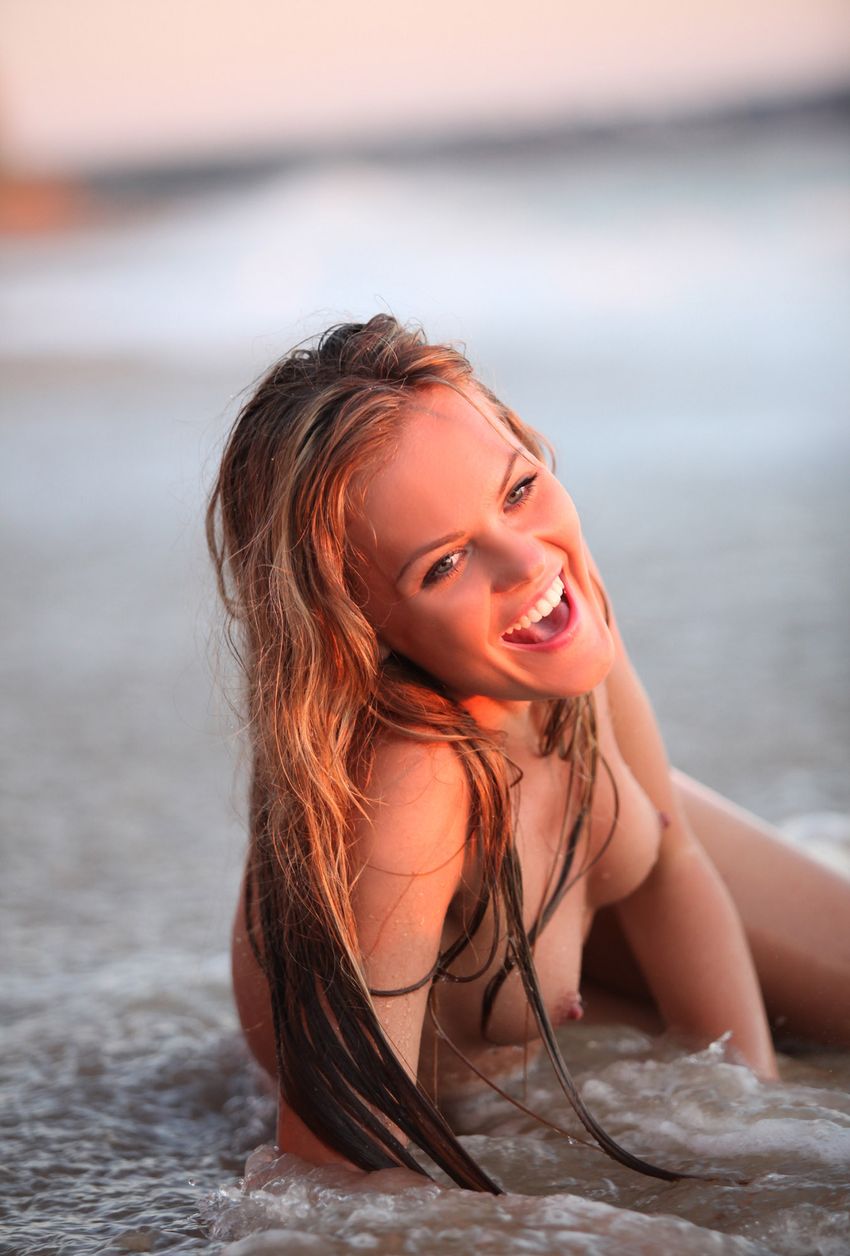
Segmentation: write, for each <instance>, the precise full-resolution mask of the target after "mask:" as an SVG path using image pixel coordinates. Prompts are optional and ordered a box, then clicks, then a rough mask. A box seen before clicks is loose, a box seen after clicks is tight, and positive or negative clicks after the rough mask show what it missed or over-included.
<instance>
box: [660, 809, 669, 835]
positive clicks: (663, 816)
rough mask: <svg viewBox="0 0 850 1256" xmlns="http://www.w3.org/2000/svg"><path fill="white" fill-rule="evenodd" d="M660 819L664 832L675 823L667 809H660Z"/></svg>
mask: <svg viewBox="0 0 850 1256" xmlns="http://www.w3.org/2000/svg"><path fill="white" fill-rule="evenodd" d="M658 821H659V823H660V825H661V831H662V833H663V832H664V830H665V829H669V827H670V825H671V824H672V823H673V821H672V820H671V819H670V817H669V815H668V814H667V812H666V811H659V813H658Z"/></svg>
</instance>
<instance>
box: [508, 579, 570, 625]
mask: <svg viewBox="0 0 850 1256" xmlns="http://www.w3.org/2000/svg"><path fill="white" fill-rule="evenodd" d="M563 592H564V582H563V580H562V579H561V577H560V576H556V577H555V579H554V580H553V581H552V583H551V584H550V586H549V588H548V589H547V590H546V592H545V593H544V594H543V596H542V597H540V598H538V599H537V601H536V602H535V603H534V605H533V606H532V608H531V610H530V611H529V612H528V614H527V615H523V616H522V617H521V618H520V619H518V620H517V622H516V623H515V624H512V625H511V627H510V628H509V629H508V633H511V632H516V631H517V630H518V629H520V628H528V627H529V626H530V625H531V624H536V623H537V621H538V620H540V619H543V617H544V615H549V614H550V613H551V612H552V611H553V610H554V609H555V607H556V606H557V605H558V603H559V602H560V600H561V594H562V593H563Z"/></svg>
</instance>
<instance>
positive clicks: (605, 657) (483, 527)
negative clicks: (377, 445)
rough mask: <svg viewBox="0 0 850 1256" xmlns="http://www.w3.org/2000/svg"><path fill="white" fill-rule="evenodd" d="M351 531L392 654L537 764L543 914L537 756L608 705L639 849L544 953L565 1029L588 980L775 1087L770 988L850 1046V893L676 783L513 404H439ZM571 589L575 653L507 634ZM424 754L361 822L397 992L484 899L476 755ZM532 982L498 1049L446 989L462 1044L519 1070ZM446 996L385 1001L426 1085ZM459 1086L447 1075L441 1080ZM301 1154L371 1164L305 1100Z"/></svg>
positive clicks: (568, 638) (557, 494)
mask: <svg viewBox="0 0 850 1256" xmlns="http://www.w3.org/2000/svg"><path fill="white" fill-rule="evenodd" d="M347 526H348V539H349V540H350V541H351V543H352V546H353V548H354V549H355V550H356V551H358V552H359V559H358V561H357V564H356V565H357V571H358V575H359V578H360V580H359V583H360V590H361V596H360V603H361V608H362V610H363V612H364V614H365V615H366V616H367V618H368V620H369V622H370V623H371V624H372V626H373V627H374V629H375V632H376V634H377V637H378V641H379V644H380V646H381V649H382V651H385V652H389V651H392V652H394V653H396V654H398V655H401V656H403V657H405V658H407V659H409V660H410V661H412V662H414V663H415V664H417V665H418V666H419V667H421V668H422V669H424V670H425V671H426V672H427V673H429V674H430V675H431V676H432V677H434V678H435V679H437V680H439V681H441V682H442V683H443V684H445V685H446V686H447V687H448V689H449V691H450V692H451V693H452V694H453V695H454V696H455V697H456V698H457V699H458V700H459V701H461V702H462V703H463V704H464V705H465V706H466V707H467V708H468V710H469V711H470V712H471V713H472V714H473V715H474V716H475V718H476V720H477V721H478V722H479V723H480V724H481V725H483V726H485V727H487V728H490V729H500V730H502V731H503V732H504V734H505V739H506V746H505V749H506V752H507V754H508V757H509V758H510V759H511V761H512V762H514V763H519V764H520V765H521V767H522V771H523V780H522V789H521V791H520V792H519V794H518V796H517V804H518V805H517V812H516V817H515V820H516V824H515V844H516V850H517V853H518V854H519V856H520V860H521V864H522V877H523V888H524V894H525V897H526V899H527V903H528V904H529V911H530V912H531V913H532V915H533V912H534V910H535V905H536V904H538V903H541V902H542V901H543V896H544V894H545V893H546V886H547V885H548V884H549V878H550V876H551V871H552V867H553V863H552V861H553V858H555V857H556V855H557V852H558V849H559V848H558V847H557V843H556V842H555V840H554V838H553V835H557V833H558V832H559V823H560V818H561V814H562V811H563V805H564V804H563V799H564V797H565V795H566V774H567V770H568V766H567V765H566V764H565V763H564V762H563V761H562V760H560V759H559V758H558V757H557V756H543V757H541V756H540V755H539V754H538V753H537V747H538V745H539V739H538V736H537V733H538V731H539V730H538V727H537V723H536V719H535V717H536V715H537V714H538V713H539V712H540V711H541V710H542V703H541V702H540V699H547V698H555V697H574V696H577V695H579V694H585V693H589V692H591V691H592V692H593V693H594V697H595V708H596V714H597V720H598V723H597V730H598V744H599V747H600V752H601V754H602V755H603V756H604V760H605V763H606V765H607V768H608V771H606V772H600V773H599V776H598V780H597V786H596V789H595V793H594V802H593V807H592V809H591V813H590V816H589V823H588V830H587V839H586V840H587V843H588V849H590V848H594V849H597V848H598V846H599V839H600V838H604V836H605V834H607V833H608V831H609V828H610V825H611V822H612V819H613V816H614V787H615V786H616V796H617V804H618V811H617V815H618V820H617V827H616V834H615V840H613V841H612V842H611V843H610V846H608V847H607V848H606V851H605V854H604V857H603V858H600V859H599V860H598V862H597V863H596V864H595V865H594V866H593V868H592V870H591V872H590V874H589V875H588V876H587V877H585V878H583V879H582V880H581V881H579V882H578V883H577V884H576V885H575V886H574V887H573V888H572V889H571V891H570V893H569V894H568V896H567V897H566V898H565V899H564V900H563V902H562V904H561V906H560V907H559V909H558V911H557V913H556V914H555V915H554V916H553V918H552V920H551V922H550V923H549V924H548V925H547V928H546V930H545V931H544V932H543V934H542V935H541V938H540V940H539V943H538V946H537V948H536V951H535V967H536V970H537V974H538V980H539V985H540V989H541V992H542V995H543V997H544V999H545V1000H546V1002H547V1007H548V1010H549V1012H550V1015H551V1016H553V1017H554V1018H555V1019H556V1020H559V1019H563V1017H562V1016H561V1014H560V1012H559V1009H563V1007H565V1006H572V1004H571V1002H570V1001H571V1000H573V1001H574V1000H575V998H576V997H577V994H576V992H577V991H578V983H579V979H581V984H582V990H583V991H585V992H586V991H587V987H588V986H590V989H591V991H592V994H591V997H590V999H589V1003H590V1004H591V1007H590V1015H591V1018H595V1019H598V1020H600V1021H604V1020H605V1019H607V1018H612V1019H619V1020H622V1021H628V1022H630V1023H633V1024H637V1025H640V1026H641V1027H643V1028H648V1029H650V1030H652V1027H653V1024H654V1027H655V1028H658V1029H661V1028H663V1027H664V1026H668V1027H672V1028H673V1029H674V1030H675V1031H676V1032H678V1033H680V1034H681V1035H682V1037H683V1038H684V1039H685V1040H686V1041H690V1042H693V1043H696V1044H701V1043H702V1044H704V1043H706V1042H709V1041H712V1040H714V1039H716V1038H718V1037H719V1036H720V1035H721V1034H726V1033H728V1032H731V1035H732V1037H731V1048H732V1050H733V1051H736V1052H738V1053H739V1058H740V1059H742V1060H744V1061H746V1062H747V1063H748V1064H749V1065H750V1067H752V1068H753V1069H754V1070H755V1071H756V1072H757V1073H758V1074H759V1075H760V1076H761V1077H763V1078H765V1079H768V1080H770V1079H775V1078H776V1076H777V1066H776V1060H775V1056H774V1053H773V1047H772V1044H771V1040H770V1034H769V1030H768V1022H767V1019H766V1016H765V1009H764V1004H763V1001H762V992H764V996H765V998H766V1000H767V1002H768V1007H769V1011H770V1013H771V1015H773V1016H775V1017H777V1018H781V1019H782V1021H783V1022H784V1023H785V1024H786V1025H787V1026H788V1027H789V1028H790V1029H792V1030H793V1031H794V1032H797V1033H800V1034H802V1035H804V1036H808V1035H811V1036H813V1037H817V1038H820V1039H822V1040H823V1041H831V1042H835V1043H848V1042H850V1020H848V1016H847V1013H846V1007H847V1001H846V991H847V988H848V981H850V949H849V948H850V938H848V935H847V930H846V920H847V904H848V902H850V898H848V894H850V885H848V883H847V882H846V881H844V880H841V879H839V878H837V877H835V876H833V875H832V874H830V873H828V872H826V871H825V870H824V869H822V868H819V867H817V866H816V865H813V864H812V863H811V862H810V861H808V860H807V859H806V858H805V857H804V856H802V855H800V854H799V853H798V852H796V851H792V850H790V849H789V848H788V847H787V846H783V844H782V843H781V841H779V840H777V835H776V834H775V833H774V832H773V831H771V830H770V829H769V827H768V826H764V825H761V824H760V822H759V821H758V820H756V818H755V817H753V816H750V815H748V814H747V813H745V812H741V811H740V810H738V809H736V808H734V807H733V806H732V805H731V804H729V803H728V802H727V801H726V800H725V799H722V798H721V797H720V796H719V795H716V794H713V793H712V792H711V791H709V790H706V789H705V788H704V787H702V786H700V785H698V784H697V783H696V782H694V781H691V780H689V778H687V777H685V776H683V775H682V774H680V773H677V772H675V771H673V772H671V770H670V766H669V763H668V761H667V758H666V753H665V750H664V746H663V742H662V740H661V737H660V733H659V731H658V728H657V724H656V721H655V718H654V715H653V713H652V709H651V706H650V704H649V701H648V699H647V697H646V694H645V692H644V691H643V688H642V686H641V685H640V682H639V680H638V678H637V676H636V674H635V672H634V669H633V667H632V665H631V663H630V661H629V659H628V656H627V654H626V651H625V647H624V645H623V642H622V639H621V638H620V635H619V632H618V629H617V625H616V618H615V616H614V615H613V613H612V614H611V615H610V617H609V619H610V624H609V622H607V621H606V615H605V613H604V610H603V601H602V597H601V594H600V591H599V589H600V583H599V576H598V573H597V572H596V570H595V568H594V566H593V563H592V559H591V558H590V555H589V552H588V550H587V548H586V546H585V543H584V540H583V538H582V533H581V528H580V524H579V519H578V515H577V513H576V511H575V507H574V506H573V503H572V501H571V499H570V497H569V495H568V494H567V492H566V490H565V489H564V488H563V487H562V485H561V484H560V483H559V482H558V480H557V479H556V478H555V477H554V475H553V474H552V473H551V472H550V471H549V470H548V469H547V468H546V466H545V465H543V464H542V463H541V462H540V461H539V460H538V459H537V458H535V457H534V455H533V454H531V453H530V452H529V451H528V450H526V449H525V448H524V447H523V446H522V445H521V443H520V442H519V440H518V438H517V437H516V436H515V434H514V433H513V432H512V431H511V430H510V428H509V427H508V426H507V425H506V424H505V423H504V422H503V421H502V420H501V419H500V418H499V415H498V413H497V411H496V409H495V408H494V406H493V405H492V403H491V402H489V401H488V399H487V398H486V397H485V396H484V395H483V394H482V393H481V392H480V391H478V390H477V389H475V388H474V387H473V386H466V387H465V388H463V389H461V390H456V389H454V388H452V387H450V386H448V385H443V384H440V385H434V386H433V387H431V388H429V389H426V390H417V392H416V393H415V394H414V395H413V396H412V397H411V398H410V401H409V402H408V404H407V405H406V407H405V409H404V411H403V413H402V415H401V416H400V420H399V424H398V438H397V441H396V444H395V446H394V448H393V451H392V454H391V456H389V457H388V458H387V459H386V460H385V461H384V462H383V463H382V464H381V465H380V466H379V467H377V468H374V467H373V468H370V469H369V471H368V472H364V473H362V475H361V476H360V478H359V479H358V478H355V480H354V482H353V484H352V493H351V508H350V511H349V517H348V520H347ZM556 576H561V577H562V578H563V580H564V584H565V588H566V598H567V600H568V602H569V605H570V613H569V616H567V615H566V613H564V615H563V623H564V628H563V630H562V631H559V632H558V633H557V635H555V636H554V637H552V639H551V648H548V647H546V648H541V647H538V646H535V647H531V648H526V647H522V646H517V645H513V644H511V643H510V642H509V641H505V640H504V639H503V634H504V633H505V632H506V631H507V630H508V629H509V628H511V627H512V625H514V624H515V623H516V622H517V620H518V619H519V617H520V616H521V615H523V613H524V612H526V611H527V610H528V609H529V608H530V607H531V606H533V605H534V604H535V602H536V601H537V599H538V598H539V597H540V595H541V594H542V593H544V591H545V590H547V589H548V588H549V587H550V586H551V585H552V582H553V579H554V578H555V577H556ZM444 749H445V748H444ZM420 750H421V747H420V746H419V745H418V744H417V743H416V742H415V741H405V740H404V739H397V741H396V742H395V743H393V742H392V739H386V740H385V741H384V742H383V743H382V744H381V746H379V747H378V753H376V756H375V768H374V777H373V779H371V780H370V791H371V794H373V795H374V797H373V803H374V805H373V806H372V808H371V810H370V811H369V813H368V815H367V816H366V817H364V818H362V820H357V821H356V823H355V825H354V836H353V839H352V851H353V852H355V853H356V858H357V859H358V861H360V863H361V867H360V872H359V873H358V877H357V880H356V892H355V893H353V895H352V907H353V910H354V912H355V916H356V919H357V925H358V933H359V940H360V944H361V946H362V952H363V956H364V960H365V962H366V964H367V977H368V979H369V981H370V984H371V985H373V986H374V987H375V988H377V989H393V988H398V987H406V986H408V985H411V986H413V984H414V983H415V982H416V981H417V980H418V979H419V978H420V977H421V975H422V973H423V972H427V971H428V969H429V966H430V964H431V963H432V962H433V959H434V957H435V956H436V954H437V952H438V949H439V948H443V949H444V948H445V947H446V946H447V945H448V943H449V942H450V941H451V940H452V939H453V937H454V936H455V934H456V931H457V920H458V919H460V918H461V917H463V913H464V911H465V910H466V908H465V907H464V902H465V901H466V899H468V900H469V901H470V902H471V901H472V900H474V899H475V898H476V894H477V882H476V881H475V866H474V860H467V858H466V853H467V852H466V851H465V833H466V817H465V814H464V810H463V805H464V804H463V799H464V796H465V795H464V794H463V791H462V790H460V791H459V792H455V790H456V787H455V784H453V782H454V781H455V772H456V768H457V765H456V761H455V759H454V757H453V756H452V754H451V753H450V752H449V753H448V754H447V756H442V757H441V756H440V755H439V754H438V755H437V757H436V759H435V762H436V763H437V765H438V766H437V767H436V768H432V767H431V766H430V764H431V760H430V759H429V755H428V753H419V751H420ZM432 750H433V747H432ZM447 759H448V761H449V763H448V766H447V762H446V761H447ZM661 816H663V817H664V824H663V826H660V825H659V817H661ZM473 853H474V852H473ZM464 896H466V899H465V897H464ZM244 909H245V904H244V901H240V906H239V910H238V912H237V917H236V922H235V929H234V951H233V962H234V967H233V972H234V987H235V991H236V998H237V1005H238V1007H239V1011H240V1017H241V1020H242V1024H243V1027H244V1028H245V1033H246V1036H247V1038H248V1041H249V1043H250V1045H251V1048H252V1050H253V1051H254V1053H255V1055H256V1057H257V1059H258V1060H259V1061H260V1062H261V1063H262V1064H263V1065H264V1067H265V1068H267V1069H268V1071H269V1073H270V1074H272V1075H273V1074H274V1072H275V1059H274V1039H273V1030H272V1020H271V1010H270V1006H269V1002H268V993H267V988H266V985H265V979H264V977H263V975H262V973H261V971H260V969H259V968H258V966H257V963H256V959H255V957H254V955H253V952H252V951H251V949H250V947H249V946H248V944H247V941H246V937H245V915H244ZM485 932H486V930H485ZM481 947H482V948H483V949H484V950H486V947H487V938H486V937H482V940H481ZM482 980H483V981H486V976H485V978H483V979H482ZM594 983H595V984H594ZM514 984H515V985H517V989H516V990H514V991H513V992H512V990H511V986H510V980H509V981H508V982H507V983H506V984H505V987H504V990H503V992H502V994H500V996H499V1000H498V1001H497V1004H496V1008H495V1012H494V1016H493V1018H492V1021H491V1022H490V1025H491V1029H488V1033H490V1032H491V1030H492V1035H491V1038H489V1039H488V1040H485V1039H484V1038H483V1037H482V1036H481V1031H480V1027H479V1009H480V999H481V997H482V991H481V989H480V988H478V987H470V986H467V985H463V986H461V985H453V984H452V983H447V985H446V988H445V990H444V991H443V992H442V994H441V1015H442V1016H443V1017H444V1021H445V1023H446V1024H447V1027H448V1029H449V1031H450V1033H451V1034H452V1036H453V1037H454V1039H455V1040H456V1041H463V1043H464V1048H465V1050H467V1052H468V1053H469V1054H470V1055H471V1056H472V1057H475V1058H480V1059H482V1060H486V1067H487V1068H491V1067H495V1062H494V1060H493V1058H492V1056H491V1055H489V1054H487V1053H488V1052H490V1051H491V1050H492V1044H493V1043H496V1044H500V1045H498V1047H497V1049H498V1050H501V1049H502V1045H503V1044H507V1050H508V1051H510V1050H512V1049H514V1048H513V1047H512V1046H511V1045H510V1044H519V1043H523V1042H524V1041H525V1038H526V1037H527V1035H528V1023H529V1018H528V1015H527V1003H526V1001H525V998H524V996H523V994H522V991H521V990H520V989H519V988H518V983H517V982H515V983H514ZM612 997H613V999H614V1002H613V1003H609V1004H606V1000H608V999H610V998H612ZM426 998H427V990H426V988H425V987H416V988H415V989H413V991H412V992H411V993H410V994H405V995H404V996H401V997H388V998H381V999H378V1000H377V1001H376V1008H377V1010H378V1013H379V1015H380V1017H381V1021H382V1026H383V1029H384V1032H385V1034H386V1035H387V1038H388V1040H389V1041H390V1042H391V1043H392V1044H393V1046H394V1049H395V1050H396V1051H397V1053H398V1055H399V1058H400V1059H402V1060H403V1061H404V1063H405V1064H406V1066H407V1067H408V1069H409V1071H410V1073H411V1075H417V1073H418V1071H422V1070H423V1069H424V1071H422V1076H423V1078H425V1080H427V1077H428V1076H430V1073H431V1065H430V1058H431V1057H430V1056H429V1051H430V1050H431V1044H430V1042H429V1038H428V1033H427V1032H425V1033H424V1034H423V1026H424V1025H425V1020H424V1010H425V1000H426ZM476 999H477V1000H478V1002H477V1003H476ZM608 1006H610V1009H611V1010H610V1012H609V1011H608V1010H607V1007H608ZM569 1015H570V1014H569V1012H567V1019H569ZM647 1016H648V1017H649V1022H647V1020H646V1019H645V1018H646V1017H647ZM476 1034H477V1035H478V1037H477V1038H476V1036H475V1035H476ZM479 1052H480V1053H483V1054H481V1055H478V1054H477V1053H479ZM423 1060H424V1061H426V1063H425V1064H424V1065H423ZM441 1067H442V1065H441ZM450 1082H451V1078H450V1077H448V1075H443V1074H441V1080H440V1084H441V1086H443V1085H448V1084H450ZM441 1093H442V1091H441ZM278 1144H279V1146H280V1148H281V1149H283V1150H287V1151H293V1152H295V1153H296V1154H297V1155H300V1156H302V1157H304V1158H305V1159H307V1160H310V1161H312V1162H313V1163H318V1164H320V1163H325V1162H327V1161H340V1160H342V1161H343V1163H346V1164H348V1162H347V1161H345V1160H344V1157H341V1155H340V1154H339V1153H337V1152H336V1151H334V1150H333V1149H332V1148H330V1147H327V1146H326V1145H325V1144H323V1143H322V1142H321V1141H320V1140H319V1139H318V1138H317V1136H316V1135H314V1134H313V1133H312V1132H311V1131H310V1130H309V1129H308V1128H307V1127H306V1126H305V1125H304V1123H303V1122H302V1121H301V1120H300V1118H298V1117H297V1116H296V1115H295V1113H294V1112H293V1111H292V1110H291V1109H290V1108H289V1107H288V1105H287V1103H286V1100H285V1099H284V1097H283V1096H281V1100H280V1108H279V1124H278ZM349 1167H352V1168H353V1166H350V1165H349Z"/></svg>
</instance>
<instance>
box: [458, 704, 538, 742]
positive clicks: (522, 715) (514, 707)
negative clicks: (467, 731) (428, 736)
mask: <svg viewBox="0 0 850 1256" xmlns="http://www.w3.org/2000/svg"><path fill="white" fill-rule="evenodd" d="M462 705H463V706H465V707H466V709H467V711H469V713H470V715H471V716H473V718H474V719H475V720H476V721H477V723H479V724H480V725H481V727H482V728H488V729H492V730H493V731H496V732H500V733H503V734H504V735H505V738H506V742H507V745H508V746H516V747H517V748H520V747H521V748H522V749H529V748H531V747H534V748H536V747H537V742H538V738H539V736H540V730H541V727H542V721H543V719H544V716H545V704H544V703H542V702H532V701H522V702H499V701H498V700H497V699H495V698H486V697H482V696H480V695H476V696H474V697H471V698H464V699H463V703H462Z"/></svg>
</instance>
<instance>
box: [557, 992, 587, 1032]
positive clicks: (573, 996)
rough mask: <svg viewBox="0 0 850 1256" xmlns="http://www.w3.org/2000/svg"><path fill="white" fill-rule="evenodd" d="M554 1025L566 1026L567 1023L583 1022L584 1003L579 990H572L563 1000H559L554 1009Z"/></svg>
mask: <svg viewBox="0 0 850 1256" xmlns="http://www.w3.org/2000/svg"><path fill="white" fill-rule="evenodd" d="M552 1013H553V1015H552V1023H553V1024H555V1025H565V1024H566V1022H567V1021H577V1020H581V1018H582V1017H583V1016H584V1003H583V1002H582V998H581V995H580V994H579V993H578V991H577V990H571V991H570V992H569V993H568V994H565V995H564V996H563V998H561V999H558V1001H557V1003H556V1004H555V1006H554V1007H553V1009H552Z"/></svg>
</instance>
